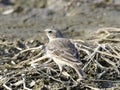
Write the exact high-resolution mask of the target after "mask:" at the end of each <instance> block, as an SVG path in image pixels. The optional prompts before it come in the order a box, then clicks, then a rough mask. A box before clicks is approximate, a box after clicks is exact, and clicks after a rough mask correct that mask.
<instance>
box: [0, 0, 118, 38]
mask: <svg viewBox="0 0 120 90" xmlns="http://www.w3.org/2000/svg"><path fill="white" fill-rule="evenodd" d="M51 26H55V27H56V28H58V29H60V30H62V31H63V33H64V34H66V36H67V37H70V38H75V39H83V40H84V39H87V38H88V37H89V36H90V35H91V34H93V32H94V31H95V30H97V29H99V28H105V27H120V0H0V38H3V37H4V38H7V39H9V40H15V39H18V38H23V39H31V38H32V39H37V40H44V39H45V38H44V34H43V33H42V31H43V30H44V29H45V28H50V27H51Z"/></svg>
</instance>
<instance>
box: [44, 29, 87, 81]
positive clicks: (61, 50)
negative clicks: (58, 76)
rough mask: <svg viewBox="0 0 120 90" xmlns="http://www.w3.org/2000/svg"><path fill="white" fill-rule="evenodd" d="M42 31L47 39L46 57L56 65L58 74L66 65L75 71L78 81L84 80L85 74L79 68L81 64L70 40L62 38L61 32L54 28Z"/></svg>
mask: <svg viewBox="0 0 120 90" xmlns="http://www.w3.org/2000/svg"><path fill="white" fill-rule="evenodd" d="M44 31H45V33H46V35H47V37H48V39H49V41H48V43H47V45H46V55H47V56H48V57H49V58H51V59H52V60H53V61H54V62H55V63H56V64H57V65H58V67H59V70H60V73H61V72H62V71H63V66H66V65H67V66H69V67H71V68H73V69H74V70H75V71H76V73H77V74H78V77H79V78H78V80H80V81H81V80H85V78H86V74H85V72H83V71H82V69H81V67H80V65H81V64H82V62H81V61H80V58H78V51H77V49H76V47H75V45H74V44H73V43H72V42H71V40H69V39H67V38H64V36H63V34H62V33H61V31H60V30H58V29H56V28H47V29H45V30H44Z"/></svg>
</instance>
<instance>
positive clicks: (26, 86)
mask: <svg viewBox="0 0 120 90" xmlns="http://www.w3.org/2000/svg"><path fill="white" fill-rule="evenodd" d="M119 35H120V29H119V28H102V29H99V30H98V31H97V32H95V34H94V36H92V37H91V38H89V39H88V40H86V41H82V40H72V41H73V42H74V43H75V46H76V48H77V49H78V51H79V53H80V54H79V55H80V57H81V61H82V62H83V65H82V69H83V70H84V72H85V73H86V75H87V80H84V81H81V82H77V77H78V76H77V74H75V71H74V70H73V69H71V68H69V67H64V69H65V70H64V72H63V73H62V74H61V75H60V72H59V69H58V66H57V65H56V64H55V63H54V62H53V61H52V60H51V59H49V58H48V57H47V56H46V55H45V44H42V43H41V42H39V41H38V40H31V41H30V40H29V41H27V40H17V41H14V42H8V41H7V40H4V41H2V40H1V41H0V89H3V90H6V89H7V90H18V89H21V90H44V89H45V90H80V89H83V90H85V89H87V90H89V89H90V90H100V89H103V88H104V89H105V88H106V90H107V89H109V90H110V89H111V88H114V89H119V88H120V36H119Z"/></svg>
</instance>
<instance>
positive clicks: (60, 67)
mask: <svg viewBox="0 0 120 90" xmlns="http://www.w3.org/2000/svg"><path fill="white" fill-rule="evenodd" d="M58 67H59V70H60V73H59V75H58V76H61V74H62V71H63V69H62V66H61V65H58Z"/></svg>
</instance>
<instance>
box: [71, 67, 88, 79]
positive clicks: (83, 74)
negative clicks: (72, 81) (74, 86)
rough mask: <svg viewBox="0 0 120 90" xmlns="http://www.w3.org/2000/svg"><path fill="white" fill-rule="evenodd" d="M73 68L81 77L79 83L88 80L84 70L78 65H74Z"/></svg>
mask: <svg viewBox="0 0 120 90" xmlns="http://www.w3.org/2000/svg"><path fill="white" fill-rule="evenodd" d="M72 68H74V70H75V71H76V73H77V74H78V76H79V79H78V80H77V81H81V80H84V79H86V75H85V73H84V72H83V71H82V69H81V68H80V67H79V66H78V65H73V66H72Z"/></svg>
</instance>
